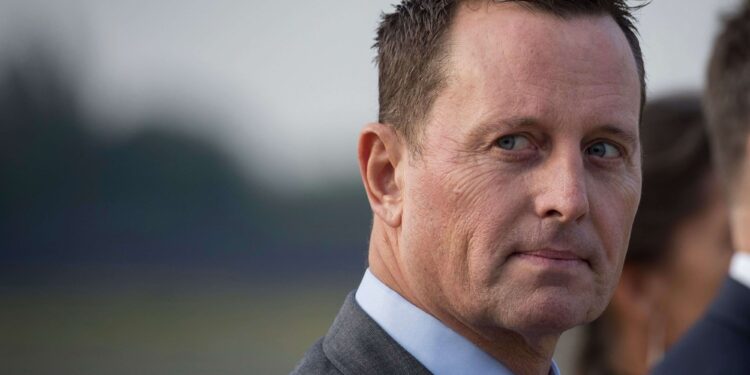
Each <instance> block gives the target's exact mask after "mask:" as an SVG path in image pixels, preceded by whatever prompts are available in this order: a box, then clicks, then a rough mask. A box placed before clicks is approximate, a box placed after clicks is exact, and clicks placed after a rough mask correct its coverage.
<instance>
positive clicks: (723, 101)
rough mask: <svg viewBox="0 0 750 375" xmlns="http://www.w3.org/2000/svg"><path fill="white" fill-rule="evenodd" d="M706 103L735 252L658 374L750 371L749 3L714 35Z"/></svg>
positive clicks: (736, 372) (714, 154) (742, 6)
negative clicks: (704, 306) (700, 312)
mask: <svg viewBox="0 0 750 375" xmlns="http://www.w3.org/2000/svg"><path fill="white" fill-rule="evenodd" d="M704 102H705V108H706V118H707V123H708V129H709V134H710V136H711V141H712V146H713V151H714V152H713V156H714V160H715V162H716V165H717V170H718V171H719V172H720V175H721V177H722V182H723V183H724V186H725V187H726V189H725V190H726V191H727V196H728V198H729V199H728V201H729V212H730V216H729V217H730V227H731V231H732V243H733V246H734V250H735V253H734V255H733V256H732V260H731V263H730V266H729V277H728V278H727V279H726V281H725V283H724V285H723V286H722V288H721V290H720V291H719V294H718V296H717V297H716V299H714V301H713V302H712V304H711V306H710V307H709V310H708V312H707V313H706V315H704V316H703V317H702V318H701V319H700V320H699V321H698V323H697V324H696V325H695V326H694V327H693V328H691V329H690V330H689V331H688V333H687V334H686V335H685V336H684V338H683V339H681V340H680V341H679V342H678V343H677V344H675V345H674V347H673V349H672V350H671V351H670V352H668V353H667V355H666V356H665V358H664V361H663V362H662V363H661V364H660V365H658V367H657V368H656V369H655V373H656V374H750V152H748V148H749V147H750V1H744V2H743V4H742V5H741V7H740V9H739V11H738V12H737V13H735V14H733V15H731V16H730V17H728V18H727V20H726V23H725V25H724V29H723V31H722V32H721V33H720V35H719V37H718V38H717V40H716V44H715V46H714V50H713V54H712V57H711V60H710V64H709V68H708V81H707V85H706V94H705V100H704ZM702 230H707V228H703V229H702ZM695 277H698V275H696V276H695Z"/></svg>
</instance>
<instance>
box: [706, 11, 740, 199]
mask: <svg viewBox="0 0 750 375" xmlns="http://www.w3.org/2000/svg"><path fill="white" fill-rule="evenodd" d="M705 105H706V117H707V120H708V125H709V132H710V134H711V136H712V141H713V146H714V147H713V150H714V156H715V160H716V162H717V163H718V165H717V166H718V169H719V171H720V172H721V173H722V176H723V177H724V180H725V182H726V183H727V186H728V187H729V188H730V189H729V190H730V194H731V199H732V200H733V201H734V200H736V199H735V198H737V196H736V195H737V194H736V193H738V191H737V190H738V188H740V187H741V186H740V184H741V180H742V179H743V178H746V177H747V176H746V175H747V172H744V171H746V170H747V168H748V162H747V155H748V152H747V148H748V140H749V139H750V3H748V2H745V5H744V7H743V8H742V9H740V11H739V12H738V13H736V14H734V15H733V16H732V17H730V18H728V19H727V20H726V24H725V27H724V30H723V32H722V33H721V34H720V35H719V37H718V38H717V39H716V44H715V45H714V50H713V55H712V57H711V61H710V63H709V69H708V82H707V89H706V96H705Z"/></svg>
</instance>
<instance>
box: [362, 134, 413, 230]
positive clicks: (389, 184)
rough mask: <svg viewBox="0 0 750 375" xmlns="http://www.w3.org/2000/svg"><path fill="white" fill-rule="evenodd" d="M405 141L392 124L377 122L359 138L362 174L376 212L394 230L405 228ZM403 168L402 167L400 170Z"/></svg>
mask: <svg viewBox="0 0 750 375" xmlns="http://www.w3.org/2000/svg"><path fill="white" fill-rule="evenodd" d="M404 154H405V152H404V148H403V145H402V143H401V139H400V138H399V137H398V134H396V131H395V129H393V127H391V126H389V125H385V124H379V123H373V124H368V125H366V126H365V127H364V129H362V132H361V133H360V135H359V150H358V156H359V173H360V174H361V175H362V183H363V184H364V185H365V190H366V191H367V199H368V200H369V201H370V207H372V212H374V213H375V215H377V216H378V217H379V218H380V219H381V220H382V221H383V222H385V223H386V224H387V225H388V226H390V227H394V228H395V227H398V226H400V225H401V212H402V199H401V191H402V188H403V186H402V183H403V178H402V177H401V175H400V173H401V172H400V171H401V170H402V168H403V165H402V164H401V163H402V162H404V163H406V162H407V161H406V160H405V155H404ZM399 166H401V168H399Z"/></svg>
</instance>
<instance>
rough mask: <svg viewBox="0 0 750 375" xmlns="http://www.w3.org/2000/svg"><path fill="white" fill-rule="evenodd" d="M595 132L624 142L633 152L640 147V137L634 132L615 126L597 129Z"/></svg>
mask: <svg viewBox="0 0 750 375" xmlns="http://www.w3.org/2000/svg"><path fill="white" fill-rule="evenodd" d="M595 132H596V133H604V134H608V135H611V136H614V137H616V138H619V139H621V140H622V141H623V142H625V143H627V144H628V146H629V147H630V148H631V149H632V150H635V149H636V148H637V146H638V136H636V135H635V134H633V133H632V132H629V131H627V130H623V129H622V128H620V127H617V126H614V125H604V126H600V127H597V129H596V130H595Z"/></svg>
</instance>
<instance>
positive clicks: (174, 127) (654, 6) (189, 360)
mask: <svg viewBox="0 0 750 375" xmlns="http://www.w3.org/2000/svg"><path fill="white" fill-rule="evenodd" d="M392 3H394V1H385V0H367V1H364V0H357V1H343V0H319V1H315V2H294V3H292V2H283V1H254V0H249V1H247V0H246V1H234V0H215V1H211V2H208V1H196V0H183V1H179V2H178V1H170V0H149V1H145V0H133V1H122V0H120V1H116V0H56V1H51V0H0V372H1V373H3V374H100V373H107V374H134V373H137V374H204V373H216V374H240V373H242V374H247V373H251V374H272V373H279V374H280V373H288V372H289V371H290V370H291V369H292V368H293V367H294V365H295V363H296V362H297V361H298V360H299V359H300V358H301V356H302V354H303V353H304V351H305V350H306V349H307V348H308V347H309V346H310V345H311V344H312V343H313V341H314V340H315V339H316V338H317V337H319V336H321V335H323V334H324V333H325V331H326V330H327V328H328V326H329V324H330V323H331V321H332V319H333V317H334V316H335V313H336V311H337V310H338V308H339V306H340V304H341V302H342V301H343V299H344V297H345V295H346V294H347V293H348V292H349V291H350V290H352V289H354V288H355V287H356V285H357V283H358V282H359V279H360V277H361V275H362V272H363V271H364V267H365V260H366V250H367V243H368V235H369V225H370V215H371V214H370V211H369V206H368V204H367V200H366V198H365V195H364V191H363V189H362V188H361V187H360V182H359V176H358V172H357V167H356V160H355V157H356V137H357V134H358V131H359V129H360V128H361V126H362V125H363V124H365V123H367V122H369V121H373V120H375V119H376V114H377V77H376V69H375V66H374V64H373V62H372V60H373V57H374V53H373V51H372V50H371V49H370V46H371V45H372V43H373V37H374V30H375V28H376V26H377V23H378V19H379V15H380V13H381V12H383V11H388V10H389V9H390V7H391V4H392ZM737 3H738V1H737V0H715V1H710V2H709V1H698V0H690V1H685V0H653V1H652V2H651V4H650V5H648V6H647V7H645V8H644V9H642V10H641V11H639V12H638V13H637V17H638V18H639V29H640V32H641V35H642V39H643V41H642V43H643V49H644V56H645V59H646V69H647V74H648V84H649V92H650V95H652V96H655V95H662V94H665V93H670V92H675V91H680V90H685V89H700V88H701V86H702V79H703V71H704V69H705V63H706V59H707V57H708V54H709V52H710V45H711V41H712V39H713V37H714V35H715V32H716V30H717V27H718V25H719V23H718V20H719V16H720V14H722V13H723V12H725V11H727V10H731V9H732V8H733V6H734V5H735V4H737ZM575 335H576V333H575V331H574V332H572V333H570V334H567V335H566V340H565V341H563V343H562V344H561V345H560V346H559V349H558V351H559V352H558V354H557V356H558V358H559V361H560V363H561V366H562V367H563V369H565V368H566V366H569V365H568V359H567V358H568V357H569V356H570V355H571V354H570V353H571V352H572V351H573V350H574V348H575V345H574V344H575V342H576V339H575Z"/></svg>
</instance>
